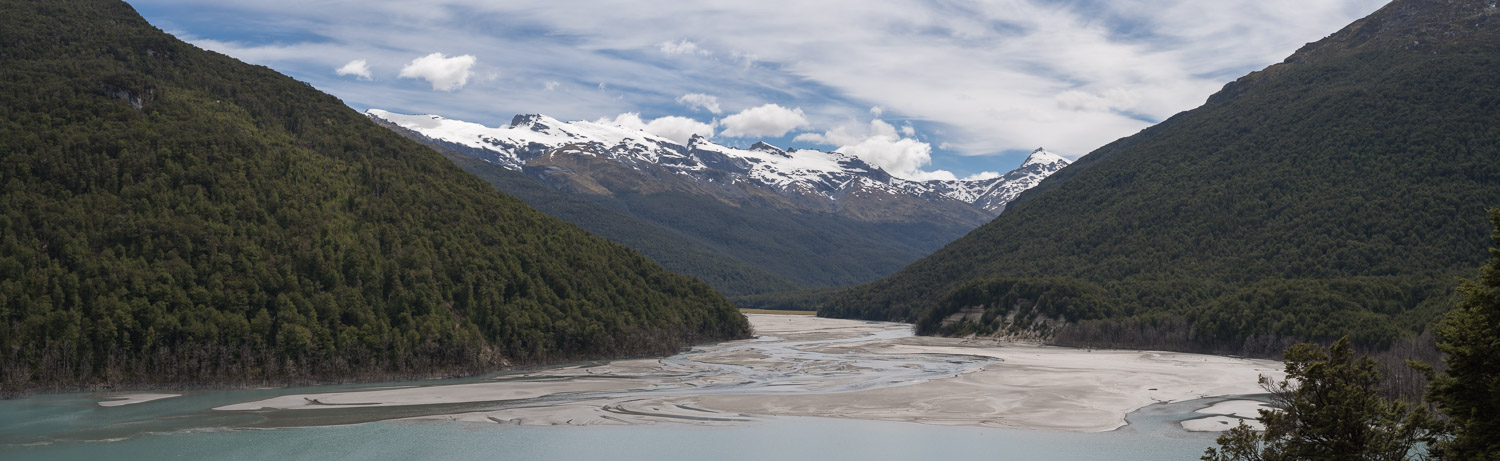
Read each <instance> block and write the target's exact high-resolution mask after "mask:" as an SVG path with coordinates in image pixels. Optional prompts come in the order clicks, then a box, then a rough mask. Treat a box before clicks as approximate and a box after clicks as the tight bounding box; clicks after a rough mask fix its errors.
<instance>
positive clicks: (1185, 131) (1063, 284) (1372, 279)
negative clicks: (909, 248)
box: [819, 0, 1500, 355]
mask: <svg viewBox="0 0 1500 461" xmlns="http://www.w3.org/2000/svg"><path fill="white" fill-rule="evenodd" d="M1492 5H1493V2H1489V1H1472V0H1471V1H1462V2H1454V1H1433V0H1398V1H1396V2H1393V3H1392V4H1390V5H1387V6H1386V7H1385V8H1382V9H1381V10H1379V11H1377V12H1375V13H1374V14H1372V15H1371V16H1370V17H1367V18H1364V19H1361V20H1359V21H1356V22H1355V23H1353V24H1351V25H1350V26H1349V27H1346V28H1344V29H1342V30H1341V31H1339V32H1336V33H1334V34H1332V35H1330V37H1329V38H1327V39H1325V40H1323V41H1320V42H1316V43H1313V44H1309V45H1308V46H1306V47H1304V48H1303V51H1300V52H1298V53H1297V54H1294V55H1293V56H1291V57H1289V58H1288V59H1287V60H1286V62H1284V63H1281V64H1276V65H1272V66H1270V67H1268V68H1267V69H1265V70H1262V71H1257V72H1254V73H1251V74H1250V75H1247V76H1245V77H1242V78H1241V79H1239V80H1236V82H1233V83H1230V84H1227V85H1226V86H1225V89H1224V90H1222V91H1221V92H1219V93H1218V94H1216V95H1214V96H1213V97H1211V98H1209V100H1208V101H1207V102H1206V103H1205V104H1204V105H1203V106H1201V107H1199V108H1196V109H1193V110H1190V111H1186V112H1183V113H1179V114H1177V115H1174V116H1173V117H1171V118H1169V119H1168V120H1166V121H1163V122H1162V123H1160V124H1158V125H1155V126H1152V127H1150V128H1147V129H1145V130H1143V131H1142V132H1140V133H1138V134H1136V135H1133V136H1130V137H1126V138H1122V139H1120V140H1117V141H1115V142H1112V143H1110V144H1108V145H1106V146H1104V147H1101V148H1100V149H1098V150H1095V151H1094V152H1091V153H1089V154H1088V155H1085V156H1083V157H1081V158H1080V159H1079V160H1078V161H1077V162H1075V163H1074V164H1072V165H1070V166H1069V167H1068V168H1065V169H1063V170H1062V171H1060V172H1058V174H1055V175H1052V176H1050V177H1048V178H1047V179H1045V180H1043V181H1042V182H1041V183H1040V184H1039V185H1038V186H1037V187H1035V188H1032V189H1030V190H1028V191H1026V192H1024V193H1022V194H1021V195H1020V196H1019V197H1018V198H1017V199H1016V200H1015V201H1014V202H1012V203H1011V204H1010V209H1009V210H1008V211H1007V212H1006V213H1005V214H1002V215H1000V216H999V217H998V218H997V219H996V220H995V221H993V222H991V223H990V224H987V225H985V226H983V227H980V228H979V229H976V230H975V231H974V232H971V233H970V234H969V235H968V236H966V237H964V238H962V239H960V240H958V241H955V242H953V243H952V244H950V245H948V246H947V247H945V248H944V249H943V250H940V251H938V252H936V253H934V254H933V255H932V256H929V257H927V258H924V259H923V260H921V261H918V262H916V263H913V264H912V265H911V266H908V267H907V268H906V269H903V270H902V271H901V272H899V273H897V274H895V275H893V276H891V277H888V278H886V279H883V280H881V281H879V282H876V283H873V284H870V285H866V286H862V287H858V288H857V289H855V290H850V291H847V292H845V293H844V294H842V295H840V296H836V297H834V298H833V299H832V300H830V301H829V302H828V303H826V304H824V306H823V307H822V308H821V309H820V312H819V313H820V315H827V316H838V317H855V318H868V319H882V320H884V319H895V320H909V321H915V322H918V329H919V331H920V332H922V333H924V334H970V333H978V334H1000V333H1003V332H1006V331H1018V330H1027V331H1033V332H1034V330H1037V329H1041V330H1047V335H1048V336H1050V337H1052V338H1054V339H1055V340H1057V341H1060V342H1065V343H1068V344H1075V345H1102V346H1108V347H1131V348H1138V347H1144V348H1166V349H1176V350H1183V349H1187V350H1197V351H1211V352H1221V353H1235V354H1254V355H1274V354H1276V353H1277V352H1279V351H1280V350H1281V349H1282V348H1284V347H1285V346H1286V345H1288V344H1289V343H1290V342H1295V341H1300V340H1328V339H1332V338H1336V337H1338V336H1340V335H1344V334H1348V335H1350V336H1351V337H1352V338H1353V339H1354V340H1355V341H1356V343H1357V344H1361V345H1364V346H1366V347H1384V345H1388V344H1390V343H1391V342H1392V341H1394V340H1397V339H1399V338H1401V337H1403V336H1410V335H1413V334H1416V333H1419V332H1420V331H1422V329H1423V328H1424V327H1426V326H1427V325H1428V324H1430V320H1431V319H1433V318H1435V317H1436V316H1438V315H1441V313H1442V310H1443V309H1444V307H1443V306H1445V301H1446V299H1447V298H1446V297H1447V296H1449V295H1451V280H1452V279H1451V278H1452V277H1455V276H1461V275H1464V274H1466V273H1470V272H1472V270H1473V268H1475V267H1478V265H1479V264H1482V262H1483V261H1482V260H1480V259H1479V258H1478V257H1477V256H1476V255H1483V254H1484V253H1485V251H1484V247H1485V241H1486V236H1487V234H1488V229H1487V223H1485V222H1484V217H1485V213H1484V208H1485V207H1487V206H1494V205H1495V204H1496V203H1500V162H1495V161H1494V160H1495V159H1496V158H1500V152H1497V149H1500V147H1497V146H1500V110H1497V109H1500V78H1497V75H1496V72H1494V69H1496V68H1500V53H1497V52H1496V51H1497V50H1500V40H1496V38H1500V26H1497V22H1496V21H1494V20H1493V18H1495V17H1496V16H1495V13H1494V11H1495V9H1494V8H1493V6H1492ZM1454 21H1460V22H1459V23H1455V22H1454ZM1381 24H1386V25H1390V24H1398V25H1400V26H1399V27H1396V26H1378V25H1381ZM1455 24H1456V25H1455ZM1452 30H1460V31H1462V33H1451V34H1450V33H1446V32H1441V31H1452ZM1371 31H1375V32H1371ZM1380 31H1386V32H1380ZM1411 31H1418V32H1421V31H1429V32H1430V31H1440V32H1435V33H1428V32H1421V33H1424V34H1427V35H1423V36H1429V37H1430V36H1441V37H1444V39H1443V40H1441V41H1434V42H1423V43H1420V44H1418V45H1417V46H1408V45H1411V43H1410V41H1409V40H1408V38H1410V37H1411V36H1412V35H1411V33H1412V32H1411ZM1382 34H1393V35H1390V36H1386V35H1382ZM1434 34H1436V35H1434ZM1356 37H1357V38H1359V39H1358V40H1354V39H1353V38H1356ZM1347 44H1353V45H1352V46H1346V45H1347ZM965 309H978V310H979V311H982V312H983V314H982V315H974V316H972V317H965V316H960V317H953V315H956V314H958V313H960V312H964V310H965ZM1042 319H1046V322H1043V321H1041V320H1042ZM1060 319H1061V321H1060ZM1058 325H1066V326H1064V327H1061V328H1057V326H1058ZM1028 329H1030V330H1028Z"/></svg>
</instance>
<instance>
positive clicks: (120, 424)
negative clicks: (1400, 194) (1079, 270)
mask: <svg viewBox="0 0 1500 461" xmlns="http://www.w3.org/2000/svg"><path fill="white" fill-rule="evenodd" d="M750 318H751V322H752V324H753V325H754V326H755V328H756V332H757V334H758V335H759V337H758V338H757V339H753V340H746V341H734V342H728V343H721V344H715V345H708V346H702V347H698V348H694V349H693V350H692V351H689V352H685V353H683V354H679V355H676V356H673V357H669V358H664V359H648V360H624V361H616V362H609V363H591V364H580V365H574V366H566V367H556V368H549V369H544V370H537V371H532V372H524V373H505V374H499V375H494V376H489V377H483V378H471V379H466V380H453V381H429V382H420V383H390V384H386V385H364V386H337V387H331V386H330V387H313V388H302V389H289V390H282V389H276V390H241V391H220V392H197V393H193V392H185V393H183V394H184V395H181V396H177V395H176V394H171V393H153V394H63V395H43V396H35V397H31V398H28V399H21V400H17V401H7V402H0V410H4V413H3V414H0V454H4V453H8V452H15V453H17V454H28V455H32V456H33V457H44V458H45V457H51V456H49V454H52V455H59V456H58V457H68V456H71V455H78V454H86V453H89V452H90V451H89V450H90V449H91V447H92V448H102V447H103V446H104V445H109V446H111V449H119V450H126V449H129V448H130V447H135V448H139V449H141V450H147V451H154V450H159V449H162V448H161V447H159V446H157V445H159V444H166V445H167V446H182V447H183V448H184V449H187V448H188V447H189V446H198V447H200V448H202V449H210V448H206V447H213V446H221V445H222V446H225V447H232V446H234V445H233V444H234V443H248V442H249V441H251V440H257V441H270V440H284V441H286V442H292V441H294V440H302V439H306V438H309V437H311V438H313V439H319V440H323V442H315V441H313V442H307V441H304V442H305V443H314V444H315V445H316V444H319V443H333V442H332V439H337V438H339V437H341V434H343V435H342V436H350V437H354V436H356V435H355V434H364V435H360V436H359V437H361V438H363V437H366V436H371V437H377V439H376V440H371V441H369V443H374V444H375V446H377V447H378V446H382V445H383V444H394V443H398V441H401V442H399V443H402V444H410V443H417V444H422V443H435V442H436V441H439V440H449V439H465V438H468V437H470V436H472V435H473V434H476V433H477V434H485V436H484V437H479V438H477V439H476V440H472V441H469V442H466V443H470V444H479V445H493V444H496V443H500V444H503V445H507V446H510V445H514V444H517V443H519V444H521V445H523V446H524V445H526V443H527V442H525V440H527V439H532V440H535V441H536V442H537V443H542V444H544V445H550V444H554V443H566V442H564V441H567V440H576V441H578V442H579V443H582V444H583V445H585V446H587V445H589V444H591V443H593V442H588V440H592V439H591V438H592V437H604V438H610V437H616V436H620V437H626V438H629V439H632V440H636V439H639V440H652V439H658V440H659V441H663V442H666V441H669V440H672V439H674V438H677V437H683V435H681V434H684V433H692V434H695V435H693V436H691V437H692V438H695V439H704V440H717V439H724V440H721V443H723V444H728V445H734V444H735V443H736V442H734V440H737V438H738V437H742V436H745V437H756V438H759V437H765V436H773V435H772V434H780V433H781V432H784V431H786V430H792V429H789V428H795V429H794V430H793V432H795V433H796V434H818V433H820V431H821V432H826V433H825V434H824V437H823V438H825V439H828V440H836V439H838V437H840V435H839V434H845V433H849V434H856V433H863V432H869V431H875V432H877V433H887V432H891V433H900V434H903V436H901V437H895V436H892V438H889V439H888V440H887V441H893V440H912V441H915V440H922V438H921V437H920V436H919V435H920V434H928V436H927V438H928V439H932V440H947V439H950V438H952V439H955V441H952V442H951V443H947V442H945V443H944V444H945V445H951V444H952V443H958V444H960V445H962V444H963V443H965V442H959V441H957V440H968V439H966V438H965V437H968V436H969V435H972V434H981V433H982V434H989V435H988V437H991V438H992V439H993V440H995V441H1001V440H1010V439H1008V438H1007V437H1010V438H1016V440H1025V441H1027V442H1025V444H1026V447H1030V448H1035V449H1038V450H1042V452H1048V451H1047V447H1046V446H1044V445H1045V444H1046V443H1050V442H1046V441H1047V440H1050V439H1054V438H1056V439H1058V440H1071V441H1070V442H1066V443H1067V444H1068V445H1070V446H1072V447H1073V448H1077V447H1085V446H1095V445H1097V446H1099V447H1104V446H1113V445H1119V444H1124V445H1130V446H1135V445H1133V444H1135V443H1136V442H1140V444H1139V447H1140V448H1141V449H1143V450H1145V451H1144V452H1143V453H1147V454H1151V453H1155V454H1164V453H1166V452H1161V451H1160V450H1168V451H1171V450H1177V451H1171V452H1172V453H1189V452H1192V453H1201V451H1202V447H1205V446H1207V445H1208V444H1209V443H1211V441H1212V434H1207V433H1192V432H1188V431H1185V430H1183V429H1182V428H1181V426H1179V425H1178V424H1179V423H1180V422H1182V421H1183V420H1188V419H1195V418H1200V417H1203V416H1204V415H1205V414H1226V413H1228V414H1233V413H1241V414H1243V413H1244V411H1205V414H1195V413H1194V411H1195V410H1199V409H1202V408H1207V407H1209V406H1211V405H1212V404H1214V403H1218V402H1219V401H1223V400H1229V399H1230V398H1229V397H1226V396H1238V395H1249V394H1256V393H1259V392H1260V389H1259V387H1258V386H1257V384H1256V378H1257V376H1258V375H1261V374H1266V375H1272V376H1279V375H1280V371H1279V370H1280V364H1279V363H1277V362H1271V361H1264V360H1248V359H1239V358H1229V357H1219V356H1209V355H1197V354H1180V353H1167V352H1140V351H1098V350H1096V351H1088V350H1079V349H1068V348H1055V347H1044V346H1036V345H1025V344H1015V343H997V342H992V341H987V340H985V341H976V340H964V339H955V338H927V337H913V336H912V335H911V331H910V327H909V326H908V325H903V324H894V323H881V322H859V321H848V320H832V319H820V318H813V317H803V316H775V315H752V316H750ZM1240 406H1243V405H1240ZM1220 407H1224V405H1220ZM1143 408H1144V410H1143ZM1236 409H1238V407H1236ZM828 418H837V419H828ZM1225 418H1229V419H1225ZM1221 420H1222V421H1224V422H1220V421H1221ZM382 421H383V422H382ZM1211 421H1212V422H1211ZM1211 421H1210V420H1208V419H1202V420H1199V421H1197V423H1198V424H1196V425H1194V424H1192V422H1191V421H1190V422H1189V424H1188V425H1189V426H1190V427H1194V428H1195V429H1212V428H1213V426H1224V428H1227V427H1228V425H1229V424H1230V423H1233V422H1237V420H1235V419H1232V418H1230V417H1220V419H1216V420H1211ZM1127 422H1129V423H1130V425H1129V426H1126V424H1127ZM361 423H372V424H361ZM910 423H923V424H910ZM351 424H354V425H356V426H349V425H351ZM517 426H587V427H586V428H578V427H575V428H573V429H568V428H567V427H548V428H534V429H533V428H526V427H517ZM703 426H728V427H722V428H704V427H703ZM943 426H969V428H956V427H943ZM293 427H301V428H299V429H288V428H293ZM609 427H614V428H616V429H608V428H609ZM1122 427H1123V429H1122ZM507 428H508V429H507ZM996 428H1000V429H996ZM258 429H270V430H258ZM538 430H540V432H538ZM476 431H477V432H476ZM569 431H572V432H569ZM684 431H686V432H684ZM703 431H706V432H703ZM851 431H852V432H851ZM974 431H980V432H974ZM1105 431H1109V432H1105ZM1100 432H1104V433H1102V434H1100ZM376 433H378V434H384V435H378V436H376V435H373V434H376ZM396 433H400V434H407V436H398V435H393V434H396ZM415 434H423V436H422V437H415V438H414V435H415ZM620 434H633V435H620ZM937 434H946V435H943V436H938V435H937ZM516 437H521V439H519V440H518V439H515V438H516ZM913 437H916V439H913ZM933 437H936V438H935V439H934V438H933ZM328 438H332V439H328ZM976 440H978V439H976ZM232 441H239V442H232ZM423 441H427V442H423ZM814 441H815V440H813V439H810V440H808V442H809V443H813V442H814ZM188 442H191V443H189V445H177V444H182V443H188ZM304 442H299V443H304ZM611 443H623V442H611ZM870 443H874V444H876V445H875V446H878V445H879V444H880V442H870ZM913 443H916V442H913ZM1036 443H1042V444H1043V446H1034V445H1035V444H1036ZM1059 443H1061V442H1059ZM101 444H102V445H101ZM192 444H198V445H192ZM325 448H326V449H327V450H336V451H333V452H327V453H326V454H338V455H347V454H350V453H357V452H360V450H362V449H365V448H367V447H365V446H363V445H358V446H345V447H342V448H336V447H334V446H327V447H325ZM388 448H389V449H391V450H397V449H398V448H399V449H402V450H404V449H405V445H401V446H399V447H398V446H390V447H388ZM432 448H433V449H434V450H438V451H437V452H442V453H449V454H450V455H451V456H442V457H473V456H466V455H465V453H467V452H463V451H458V452H454V451H452V450H454V449H456V448H458V447H446V446H445V447H436V446H435V447H432ZM846 448H847V449H855V448H853V447H846ZM1030 448H1028V449H1030ZM270 449H271V450H272V452H273V453H280V454H282V455H290V456H311V455H314V454H318V453H322V452H320V451H319V449H318V448H316V446H314V447H308V446H296V447H294V446H290V445H288V446H280V447H273V448H270ZM537 449H539V450H542V451H541V452H547V450H550V449H551V448H546V447H545V446H543V447H540V448H537ZM557 449H561V448H557ZM80 450H82V451H80ZM444 450H446V451H444ZM507 450H512V451H515V450H519V451H515V452H516V453H527V452H529V451H528V450H530V449H523V448H517V447H513V446H512V447H510V448H507ZM569 450H572V451H577V452H578V453H580V454H581V453H583V452H586V451H588V450H586V449H583V448H582V447H581V446H580V447H573V448H571V449H569ZM569 450H563V451H561V452H557V453H560V454H563V453H564V452H569ZM579 450H582V451H579ZM806 450H813V451H814V452H816V451H817V450H815V449H812V448H804V451H806ZM947 450H949V452H953V450H959V451H957V452H954V453H963V452H964V451H963V450H966V448H964V447H962V446H953V447H949V448H947ZM1057 450H1062V451H1056V450H1054V451H1051V452H1048V453H1059V454H1060V453H1066V452H1067V450H1066V449H1064V448H1063V447H1058V448H1057ZM1153 450H1154V451H1153ZM231 451H233V450H231ZM887 451H889V450H887ZM398 452H399V450H398V451H377V452H375V453H377V454H379V453H387V454H394V453H398ZM541 452H538V453H541ZM761 452H764V449H762V450H761ZM99 453H104V452H99ZM237 453H240V454H239V455H228V454H226V457H229V458H257V457H261V456H259V454H260V453H261V452H259V451H254V452H244V451H243V450H240V451H238V452H237ZM299 453H300V455H299ZM477 453H482V452H475V453H471V454H477ZM252 454H254V456H252ZM763 454H767V453H763ZM62 455H68V456H62ZM395 457H401V456H395ZM813 457H816V456H813ZM265 458H274V456H266V457H265ZM523 458H524V457H523ZM626 458H627V459H633V458H642V459H648V458H649V459H658V458H662V459H670V458H671V457H670V456H665V457H664V456H655V457H653V456H638V457H637V456H627V457H626ZM560 459H577V458H575V457H574V456H573V455H566V454H564V455H563V456H561V458H560ZM681 459H691V457H688V458H681ZM730 459H742V458H732V457H731V458H730ZM881 459H894V458H889V457H886V458H881ZM1018 459H1019V458H1018ZM1052 459H1070V458H1067V457H1059V458H1052ZM1109 459H1114V458H1109ZM1136 459H1154V458H1151V457H1150V456H1143V457H1140V458H1136Z"/></svg>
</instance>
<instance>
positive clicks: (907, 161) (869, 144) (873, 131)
mask: <svg viewBox="0 0 1500 461" xmlns="http://www.w3.org/2000/svg"><path fill="white" fill-rule="evenodd" d="M872 112H874V111H872ZM902 132H906V133H915V129H912V128H911V125H906V126H902V127H901V128H900V129H899V130H898V129H897V128H896V127H895V126H893V125H891V124H890V123H887V122H886V121H884V120H880V119H875V120H871V121H870V123H868V124H864V125H857V124H845V125H840V126H837V127H834V128H833V129H831V130H828V131H824V132H823V133H802V134H800V135H797V137H796V138H794V139H793V141H796V142H807V143H814V144H825V145H835V146H839V148H838V149H835V150H834V152H839V153H843V154H848V155H852V156H854V157H858V158H859V159H860V160H864V161H865V162H867V163H869V164H871V165H874V166H877V167H880V169H882V170H885V171H886V172H887V173H890V174H891V175H893V176H896V177H898V178H904V179H911V180H917V181H926V180H932V179H944V180H951V179H954V175H953V173H951V172H948V171H944V170H936V171H926V170H924V169H923V168H924V167H926V166H928V165H930V164H931V163H932V145H930V144H928V143H925V142H922V141H919V140H916V139H913V138H911V137H910V136H911V135H909V134H908V135H907V136H908V137H905V138H903V137H902V136H901V135H900V134H898V133H902Z"/></svg>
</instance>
